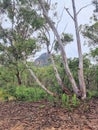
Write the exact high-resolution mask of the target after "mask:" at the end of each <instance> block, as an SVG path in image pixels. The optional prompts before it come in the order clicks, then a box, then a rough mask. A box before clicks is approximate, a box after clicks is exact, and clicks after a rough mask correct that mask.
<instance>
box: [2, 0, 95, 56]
mask: <svg viewBox="0 0 98 130" xmlns="http://www.w3.org/2000/svg"><path fill="white" fill-rule="evenodd" d="M51 1H52V4H54V3H58V4H57V5H56V11H57V17H56V18H55V19H54V20H55V22H56V21H57V18H58V20H60V18H61V14H62V11H63V9H64V7H66V8H68V9H69V11H70V13H71V14H72V15H73V11H72V2H71V1H72V0H51ZM91 1H92V0H75V3H76V10H77V11H78V10H79V9H81V8H82V7H84V6H86V5H88V4H90V3H91ZM53 7H54V6H53ZM93 10H94V6H93V5H90V6H88V7H86V8H84V9H83V10H82V11H81V12H80V13H79V15H78V23H79V25H81V24H82V25H84V24H90V17H91V16H92V14H93ZM50 17H51V18H52V13H50ZM8 22H9V21H8V20H7V24H4V26H6V27H7V26H9V24H10V23H8ZM65 27H66V29H65V32H66V33H71V34H73V37H74V41H73V42H71V43H70V44H68V45H66V47H65V51H66V54H67V57H72V58H73V57H77V56H78V52H77V43H76V36H75V29H74V22H73V20H72V19H71V17H70V16H69V15H68V14H67V12H66V11H65V10H64V12H63V16H62V18H61V21H60V23H59V24H58V28H57V30H58V32H59V34H61V33H62V32H63V30H64V28H65ZM52 35H53V34H51V37H53V36H52ZM51 39H52V38H51ZM84 40H85V39H84V38H83V37H82V35H81V43H82V51H83V53H86V52H88V50H89V49H88V47H87V46H84ZM44 52H46V50H45V49H43V50H42V51H41V52H39V53H37V55H36V57H38V56H39V55H40V54H41V53H44ZM36 57H35V58H36Z"/></svg>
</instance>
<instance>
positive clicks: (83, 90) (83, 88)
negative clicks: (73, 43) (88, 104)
mask: <svg viewBox="0 0 98 130" xmlns="http://www.w3.org/2000/svg"><path fill="white" fill-rule="evenodd" d="M72 6H73V13H74V25H75V31H76V39H77V47H78V55H79V70H78V76H79V86H80V90H81V93H82V99H85V98H86V86H85V81H84V75H83V56H82V49H81V40H80V34H79V27H78V20H77V13H76V7H75V1H74V0H72Z"/></svg>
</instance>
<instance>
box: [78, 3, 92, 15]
mask: <svg viewBox="0 0 98 130" xmlns="http://www.w3.org/2000/svg"><path fill="white" fill-rule="evenodd" d="M90 5H92V4H88V5H86V6H84V7H82V8H81V9H79V11H78V12H77V15H78V14H79V13H80V12H81V11H82V10H83V9H84V8H86V7H88V6H90Z"/></svg>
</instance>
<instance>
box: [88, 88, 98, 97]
mask: <svg viewBox="0 0 98 130" xmlns="http://www.w3.org/2000/svg"><path fill="white" fill-rule="evenodd" d="M87 95H88V96H87V97H88V99H91V98H93V97H98V91H95V90H93V91H91V90H88V91H87Z"/></svg>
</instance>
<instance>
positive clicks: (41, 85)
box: [25, 64, 56, 97]
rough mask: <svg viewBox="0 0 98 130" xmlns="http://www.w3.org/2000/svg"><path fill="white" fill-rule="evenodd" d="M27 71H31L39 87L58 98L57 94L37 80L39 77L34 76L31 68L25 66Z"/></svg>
mask: <svg viewBox="0 0 98 130" xmlns="http://www.w3.org/2000/svg"><path fill="white" fill-rule="evenodd" d="M25 65H26V67H27V69H28V70H29V72H30V74H31V76H32V77H33V78H34V79H35V81H36V82H37V83H38V85H39V86H40V87H41V88H42V89H44V90H45V91H46V92H47V93H48V94H50V95H52V96H54V97H55V96H56V94H55V93H53V92H51V91H50V90H48V89H47V88H46V87H45V86H44V85H43V84H42V83H41V82H40V81H39V79H38V78H37V76H36V75H35V74H34V72H33V70H32V69H30V68H29V66H28V65H27V64H25Z"/></svg>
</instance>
